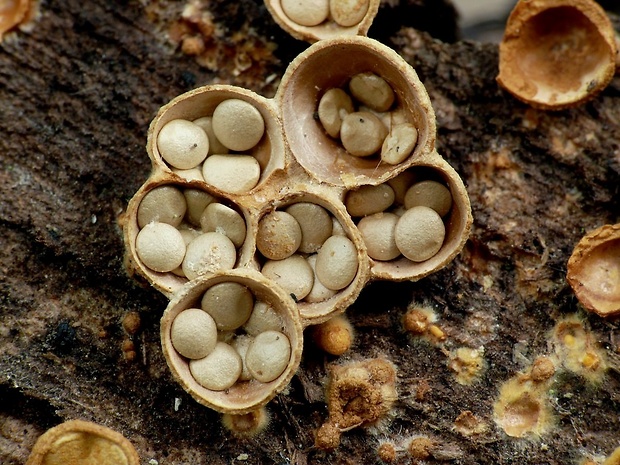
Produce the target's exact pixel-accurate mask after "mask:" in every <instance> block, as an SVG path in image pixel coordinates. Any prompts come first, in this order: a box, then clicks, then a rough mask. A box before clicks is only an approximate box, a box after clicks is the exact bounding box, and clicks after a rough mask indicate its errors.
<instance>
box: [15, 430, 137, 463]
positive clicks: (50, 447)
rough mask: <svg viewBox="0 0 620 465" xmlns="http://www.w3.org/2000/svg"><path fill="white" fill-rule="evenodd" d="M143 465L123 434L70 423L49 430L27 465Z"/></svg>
mask: <svg viewBox="0 0 620 465" xmlns="http://www.w3.org/2000/svg"><path fill="white" fill-rule="evenodd" d="M84 464H97V465H140V457H138V454H137V452H136V450H135V449H134V447H133V445H132V444H131V443H130V442H129V441H128V440H127V439H126V438H125V437H124V436H123V435H122V434H120V433H118V432H116V431H114V430H111V429H109V428H106V427H105V426H101V425H98V424H96V423H92V422H88V421H82V420H71V421H67V422H65V423H61V424H60V425H58V426H55V427H53V428H51V429H49V430H47V431H46V432H45V433H44V434H43V435H42V436H41V437H40V438H39V439H38V440H37V442H36V444H35V445H34V448H33V449H32V452H31V453H30V457H28V461H27V462H26V465H84Z"/></svg>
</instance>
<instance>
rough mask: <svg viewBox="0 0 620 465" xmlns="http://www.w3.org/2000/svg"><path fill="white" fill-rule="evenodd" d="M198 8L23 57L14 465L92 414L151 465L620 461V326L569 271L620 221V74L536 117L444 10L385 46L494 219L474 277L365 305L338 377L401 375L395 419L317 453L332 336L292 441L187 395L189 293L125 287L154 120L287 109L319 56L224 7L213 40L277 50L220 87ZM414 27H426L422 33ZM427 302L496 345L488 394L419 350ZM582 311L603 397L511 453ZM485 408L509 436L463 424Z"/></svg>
mask: <svg viewBox="0 0 620 465" xmlns="http://www.w3.org/2000/svg"><path fill="white" fill-rule="evenodd" d="M393 3H394V2H391V4H393ZM182 7H183V5H182V3H181V2H178V3H167V2H157V3H150V2H121V1H115V2H110V1H103V0H91V1H89V2H77V1H75V0H67V1H63V2H54V1H50V2H43V4H42V7H41V11H42V14H41V17H40V18H39V19H38V20H37V21H36V23H35V24H34V26H33V27H32V29H31V30H29V31H26V32H24V31H20V32H17V33H16V34H14V35H12V36H10V37H7V38H6V39H5V41H4V43H2V44H0V102H1V103H0V131H1V137H0V181H1V182H0V237H1V238H2V239H1V240H0V267H1V268H0V463H2V464H5V465H9V464H21V463H24V462H25V459H26V457H27V456H28V453H29V450H30V448H31V447H32V445H33V444H34V441H35V440H36V438H37V437H38V436H39V435H40V434H41V433H42V432H43V431H45V429H47V428H49V427H51V426H53V425H55V424H57V423H60V422H61V421H64V420H68V419H73V418H81V419H87V420H92V421H96V422H98V423H101V424H104V425H106V426H109V427H112V428H114V429H116V430H118V431H120V432H122V433H123V434H125V435H126V436H127V438H128V439H130V440H131V441H132V442H133V443H134V445H135V446H136V448H137V450H138V452H139V454H140V456H141V457H142V461H143V463H148V462H149V460H150V459H155V460H157V461H159V463H160V464H168V463H169V464H181V463H197V464H198V463H199V464H207V463H208V464H230V463H233V462H234V463H238V462H237V460H241V459H245V460H244V461H243V462H242V463H248V464H259V463H295V464H305V463H312V464H320V463H330V464H337V463H342V464H349V463H351V464H362V463H364V464H369V463H375V461H376V455H375V454H376V447H377V445H378V443H379V440H402V439H403V438H406V437H410V436H415V435H427V436H429V437H431V438H433V440H435V441H436V443H437V444H438V445H437V451H438V452H437V453H436V456H435V458H434V460H435V461H439V460H442V461H451V462H452V463H462V464H473V463H480V464H496V463H506V464H509V463H520V464H539V463H549V464H567V463H577V462H578V461H579V460H581V459H583V458H584V457H586V456H587V455H588V454H590V455H599V456H600V455H606V454H609V453H610V452H611V450H613V449H614V448H615V447H616V446H618V445H619V444H618V443H619V441H620V440H619V437H620V436H619V433H620V375H619V371H618V366H619V356H618V352H619V350H620V347H619V344H620V339H618V335H617V330H618V323H617V321H615V322H614V321H609V320H602V319H601V318H599V317H597V316H594V315H588V314H585V313H584V312H583V310H582V309H581V307H580V306H579V304H578V302H577V300H576V298H575V297H574V295H573V294H572V292H571V289H570V288H569V287H568V285H567V284H566V282H565V274H566V262H567V260H568V257H569V255H570V253H571V251H572V248H573V247H574V245H575V244H576V243H577V242H578V240H579V239H580V238H581V236H582V235H583V234H584V233H585V232H586V231H588V230H591V229H593V228H595V227H598V226H599V225H602V224H604V223H616V222H618V221H620V220H619V215H620V195H619V192H618V189H619V185H620V183H619V182H618V181H619V173H620V78H618V77H616V78H615V79H614V81H613V82H612V83H611V85H610V86H609V87H608V88H607V89H606V90H605V91H604V92H603V93H602V94H601V95H600V96H599V97H598V98H596V99H595V100H594V101H592V102H590V103H588V104H586V105H584V106H582V107H579V108H576V109H572V110H566V111H562V112H558V113H545V112H541V111H536V110H532V109H529V108H528V107H526V106H525V105H523V104H521V103H519V102H517V101H515V100H514V99H513V98H511V97H510V96H509V95H508V94H507V93H505V92H503V91H501V90H500V89H498V87H497V85H496V84H495V80H494V78H495V75H496V72H497V47H496V46H494V45H483V44H476V43H467V42H455V43H451V44H449V43H444V42H440V41H438V40H435V39H431V36H430V35H428V34H426V33H421V32H416V31H414V30H413V29H411V28H403V29H401V30H400V31H399V29H398V28H399V27H400V26H414V27H418V28H425V27H426V29H427V30H430V32H431V33H433V34H434V36H435V37H441V38H443V39H445V40H452V39H454V37H455V34H454V31H455V29H454V24H455V23H454V12H453V10H452V9H451V7H450V6H449V5H446V4H443V3H441V2H432V1H429V2H427V4H426V3H423V2H421V1H420V2H415V1H409V2H401V4H400V5H399V6H398V8H396V7H393V6H391V5H388V4H386V5H384V6H383V8H382V10H381V12H380V15H379V17H378V18H377V20H376V22H375V26H374V27H373V28H372V29H371V34H370V35H371V36H373V37H379V38H381V39H382V40H383V41H385V42H388V41H389V42H388V43H389V45H391V46H393V47H394V48H395V49H396V50H397V51H399V52H400V53H401V54H402V56H403V57H404V58H405V59H406V60H407V61H408V62H410V63H411V64H412V65H413V66H414V68H415V69H416V70H417V72H418V74H419V76H420V78H421V79H422V81H423V82H424V83H425V85H426V86H427V89H428V91H429V94H430V96H431V100H432V101H433V104H434V107H435V111H436V113H437V120H438V129H439V131H438V142H437V145H438V149H439V151H440V153H441V154H443V155H444V156H445V158H446V159H447V160H448V161H449V162H450V163H451V164H452V166H453V167H455V169H456V170H457V171H458V172H459V174H460V175H461V176H462V178H463V180H464V182H465V184H466V186H467V189H468V192H469V195H470V198H471V202H472V206H473V214H474V228H473V232H472V235H471V238H470V240H469V242H468V244H467V246H466V248H465V250H464V251H463V253H462V254H461V255H460V256H459V257H457V259H456V260H455V261H454V262H453V263H451V264H450V265H448V266H447V267H446V268H445V269H443V270H441V271H439V272H438V273H436V274H434V275H432V276H430V277H428V278H425V279H423V280H421V281H419V282H416V283H373V284H372V285H370V286H368V288H367V289H365V291H364V292H363V293H362V295H361V297H360V298H359V299H358V301H357V303H356V304H355V305H354V306H353V307H352V308H351V309H349V311H348V315H349V317H350V319H351V321H352V323H353V325H354V326H355V328H356V335H357V339H356V343H355V346H354V347H353V350H352V352H351V354H349V355H347V356H344V357H341V360H338V361H346V360H349V359H360V358H363V357H374V356H385V357H388V358H389V359H390V360H392V361H393V362H394V363H395V364H396V366H397V367H398V370H399V378H398V391H399V399H398V401H397V403H396V405H395V407H394V409H393V412H392V414H391V416H390V418H389V420H386V421H385V422H384V423H382V424H381V425H379V427H378V428H377V429H373V430H362V429H357V430H352V431H349V432H346V433H344V434H343V438H342V444H341V446H340V447H339V448H338V449H337V450H336V451H334V452H330V453H326V452H323V451H318V450H316V449H314V448H313V444H314V437H313V432H314V431H315V430H316V429H317V428H318V427H319V426H320V425H321V424H322V423H323V422H324V421H325V419H326V418H327V407H326V406H325V404H324V400H323V383H324V381H325V377H326V373H327V368H326V367H327V366H328V364H329V363H332V362H334V359H332V358H329V357H326V356H323V355H321V354H320V353H319V351H318V350H316V349H315V348H314V347H313V345H312V343H311V342H310V341H307V342H306V348H305V351H304V360H303V362H302V365H301V368H300V370H299V373H298V376H296V377H295V378H294V379H293V381H292V383H291V386H290V389H289V390H288V392H286V393H284V394H281V395H279V396H278V397H277V398H276V399H274V400H273V401H272V402H271V403H270V404H269V406H268V409H269V412H270V414H271V423H270V426H269V427H268V429H267V430H266V431H265V432H264V433H262V434H261V435H260V436H258V437H256V438H253V439H246V440H239V439H235V438H234V437H232V436H231V435H230V433H228V432H227V431H226V430H224V429H223V427H222V426H221V424H220V418H219V415H218V414H216V413H215V412H212V411H210V410H208V409H206V408H204V407H201V406H200V405H198V404H197V403H195V402H194V401H193V400H192V399H191V398H190V397H189V395H187V394H186V393H185V392H184V391H183V390H182V389H181V388H180V386H178V385H177V384H176V383H175V382H174V381H173V380H172V377H171V375H170V373H169V371H168V369H167V367H166V364H165V361H164V359H163V357H162V355H161V351H160V348H159V325H158V322H159V317H160V315H161V312H162V311H163V309H164V308H165V305H166V299H165V298H164V297H163V296H162V295H160V294H159V293H158V292H156V291H155V290H153V289H150V288H148V287H147V286H143V285H140V284H139V283H138V282H136V281H135V280H134V279H132V278H131V277H130V276H128V275H127V274H126V273H125V271H124V268H123V254H124V249H123V243H122V236H121V231H120V228H119V226H118V219H119V216H120V215H121V213H122V212H123V210H124V208H125V207H126V205H127V202H128V200H129V199H130V198H131V196H132V195H133V194H134V192H136V190H137V189H138V188H139V187H140V185H141V184H142V183H143V182H144V180H145V179H146V178H147V176H148V173H149V169H150V162H149V160H148V157H147V155H146V152H145V150H144V144H145V141H146V131H147V128H148V124H149V122H150V120H151V119H152V118H153V116H154V115H155V113H156V111H157V109H158V108H159V107H160V106H161V105H163V104H164V103H166V102H167V101H169V100H170V99H171V98H173V97H175V96H176V95H178V94H180V93H182V92H185V91H187V90H189V89H191V88H193V87H195V86H198V85H204V84H209V83H212V82H227V83H231V84H236V85H242V86H244V87H248V88H251V89H252V90H255V91H257V92H260V93H263V94H264V95H266V96H270V95H272V93H273V91H274V89H275V86H276V85H277V81H278V79H275V80H271V78H269V77H270V76H271V77H273V76H272V75H274V74H275V76H276V77H279V76H281V74H282V72H283V71H284V69H285V67H286V64H287V63H288V62H289V61H290V60H291V59H292V58H293V57H294V56H295V55H296V54H297V53H298V52H299V51H300V50H302V49H303V48H304V47H305V44H302V43H299V42H296V41H293V40H291V39H289V38H287V36H286V35H285V34H284V33H283V32H282V31H281V30H280V29H279V28H278V27H277V26H276V25H275V23H274V22H273V20H272V19H271V18H270V17H269V16H268V14H267V13H266V10H265V9H264V7H263V6H262V4H261V3H260V2H250V1H249V0H247V1H246V0H244V1H240V2H235V3H233V2H226V1H224V0H222V1H212V2H211V5H210V8H211V10H212V12H213V22H214V24H215V25H217V26H218V27H217V31H218V33H217V34H214V36H213V38H212V41H213V43H212V45H214V46H215V47H216V48H217V47H219V48H218V50H220V52H222V51H223V52H222V53H224V55H226V54H229V55H230V54H232V55H234V54H235V49H236V47H241V46H243V47H246V49H247V47H248V45H247V40H246V39H247V37H246V38H245V39H244V38H243V37H241V38H239V37H238V36H237V39H236V41H231V40H230V39H229V38H230V37H232V34H233V32H234V31H245V33H246V34H251V35H252V37H251V39H252V40H253V41H254V42H252V43H253V45H252V47H253V48H257V47H260V45H261V44H263V45H264V46H265V50H262V51H261V55H260V56H261V57H262V58H261V60H262V61H260V62H254V63H252V66H251V67H250V68H249V69H247V70H244V71H243V72H241V73H236V72H235V70H234V69H231V68H230V67H226V66H222V67H218V68H217V69H216V70H214V71H208V70H206V69H205V68H202V67H200V66H199V65H198V64H197V63H196V61H195V60H194V59H193V58H192V57H188V56H185V55H183V54H182V53H180V52H179V51H178V50H175V48H174V46H171V45H170V43H169V42H168V41H167V39H166V31H167V28H168V27H169V26H170V24H172V23H173V22H174V21H175V19H178V17H179V14H180V11H181V10H182ZM415 15H417V16H415ZM413 17H415V18H420V21H419V23H418V24H416V23H415V20H412V22H411V23H408V22H406V21H407V18H413ZM427 19H428V20H427ZM398 21H401V22H400V23H399V22H398ZM442 25H443V27H442ZM270 42H275V43H278V44H280V46H279V48H277V49H276V50H275V51H272V48H270V47H268V44H269V43H270ZM412 301H416V302H427V303H429V304H430V305H432V306H434V308H435V309H436V311H437V313H438V316H439V324H440V325H441V327H442V328H443V329H444V330H445V331H446V332H447V333H448V335H449V337H448V341H447V342H446V343H445V347H446V348H447V349H452V348H455V347H459V346H469V347H478V346H480V345H483V346H484V349H485V359H486V361H487V368H486V371H485V372H484V373H483V376H482V378H481V379H480V381H478V382H477V383H475V384H473V385H471V386H462V385H460V384H457V383H456V382H455V380H454V376H453V374H452V373H451V372H450V371H449V370H448V368H447V367H446V356H445V354H444V353H442V351H441V350H439V348H438V347H437V346H434V345H431V344H423V343H419V342H416V341H414V340H413V339H412V338H411V337H409V336H408V335H407V334H405V333H404V331H403V330H402V329H401V328H402V325H401V317H402V315H403V313H404V311H405V309H406V307H407V305H408V304H409V303H410V302H412ZM129 311H136V312H139V313H140V315H141V317H142V325H141V328H140V331H139V332H138V334H137V335H136V336H134V337H133V340H134V343H135V345H136V347H137V358H136V359H135V360H134V361H133V362H129V361H126V360H125V359H124V357H123V352H122V344H123V340H124V339H126V338H127V336H126V335H125V334H124V332H123V329H122V326H121V321H122V318H123V316H124V315H125V314H126V313H127V312H129ZM573 313H578V314H580V315H582V316H583V317H584V318H585V321H586V325H587V327H588V328H590V330H591V331H592V338H593V341H595V342H596V343H597V344H598V345H599V346H600V347H601V348H602V350H603V351H604V353H605V356H606V357H607V362H608V364H609V367H610V368H609V370H608V371H607V374H606V376H605V378H604V379H603V382H601V383H599V384H595V385H591V384H587V383H586V382H585V381H584V379H583V378H581V377H579V376H576V375H572V374H570V373H569V372H566V371H564V372H562V373H560V374H559V375H558V377H557V378H556V379H555V381H554V384H553V388H552V401H553V402H552V405H553V411H554V416H555V418H554V425H553V427H552V428H551V429H550V431H549V432H547V433H545V434H544V435H543V436H542V437H527V438H522V439H516V438H510V437H508V436H506V435H505V434H504V433H503V431H502V430H501V429H500V428H499V427H498V426H497V425H496V424H495V423H494V421H493V403H494V401H495V399H496V397H497V393H498V389H499V386H500V384H501V383H502V382H504V381H505V380H507V379H508V378H510V377H511V376H513V375H514V374H515V373H517V372H518V371H519V370H522V369H524V368H525V366H526V364H527V363H526V362H524V360H529V361H530V362H531V360H533V359H534V358H535V357H536V356H538V355H541V354H548V353H550V350H551V349H550V348H549V345H548V338H549V330H550V329H551V328H552V326H553V324H554V322H555V321H557V319H558V318H560V317H562V316H565V315H569V314H573ZM481 327H484V328H483V329H481ZM422 394H423V395H422ZM179 401H180V405H179V404H178V402H179ZM175 403H176V404H177V407H178V409H175ZM468 410H469V411H471V412H473V413H474V415H475V416H476V417H478V418H480V419H481V420H482V421H483V422H484V423H485V424H486V425H487V426H488V430H487V432H486V433H483V434H480V435H476V436H473V437H470V438H468V437H465V436H463V435H460V434H459V433H458V432H456V431H455V430H454V427H453V426H454V420H455V419H456V418H457V417H458V416H459V414H461V413H462V412H464V411H468ZM241 454H247V456H241ZM402 461H405V459H403V460H402Z"/></svg>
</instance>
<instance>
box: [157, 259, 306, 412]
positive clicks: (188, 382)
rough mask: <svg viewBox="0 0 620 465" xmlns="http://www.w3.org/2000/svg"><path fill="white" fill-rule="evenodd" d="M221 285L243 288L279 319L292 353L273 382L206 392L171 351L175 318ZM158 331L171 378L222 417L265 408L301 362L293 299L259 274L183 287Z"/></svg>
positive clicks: (232, 274)
mask: <svg viewBox="0 0 620 465" xmlns="http://www.w3.org/2000/svg"><path fill="white" fill-rule="evenodd" d="M221 283H239V284H241V285H243V286H246V287H247V288H248V289H249V290H250V291H251V292H252V293H253V295H254V297H255V299H256V300H257V301H261V302H265V303H267V304H269V305H270V306H271V307H272V308H273V309H274V310H275V312H276V314H277V315H278V316H279V317H280V321H281V322H282V328H281V332H282V333H283V334H284V335H285V336H286V337H287V338H288V340H289V342H290V347H291V351H290V358H289V361H288V363H287V364H286V367H285V368H284V371H283V372H282V373H281V374H280V375H279V376H278V377H277V378H276V379H274V380H273V381H269V382H259V381H257V380H255V379H252V380H249V381H241V380H239V381H237V382H235V383H234V384H233V385H232V386H231V387H229V388H228V389H225V390H212V389H207V388H205V387H203V386H202V385H201V384H200V383H199V382H198V381H196V379H194V377H193V376H192V373H191V371H190V364H189V361H188V359H186V358H184V357H183V356H181V355H180V354H179V353H178V352H177V351H176V350H175V349H174V346H173V345H172V341H171V328H172V323H173V321H174V319H175V318H176V316H177V315H178V314H179V313H181V312H182V311H183V310H186V309H188V308H200V301H201V299H202V297H203V295H204V293H205V292H206V291H207V290H208V289H210V288H211V287H213V286H215V285H217V284H221ZM160 328H161V343H162V348H163V352H164V357H165V359H166V362H167V363H168V366H169V368H170V370H171V372H172V375H173V376H174V378H175V379H176V380H177V382H178V383H179V384H180V385H181V386H183V389H185V390H186V391H187V392H188V393H189V394H191V396H192V397H193V398H194V399H196V401H198V402H199V403H201V404H202V405H205V406H207V407H209V408H212V409H213V410H216V411H218V412H222V413H230V414H235V415H238V414H245V413H249V412H251V411H254V410H256V409H258V408H260V407H262V406H263V405H265V404H266V403H267V402H269V400H271V399H272V398H273V397H274V396H275V395H276V394H278V393H279V392H280V391H282V390H283V389H284V388H285V387H286V386H287V385H288V383H289V381H290V380H291V378H292V377H293V375H294V374H295V371H296V370H297V367H298V366H299V362H300V360H301V351H302V346H303V329H302V325H301V323H300V320H299V316H298V313H297V309H296V307H295V303H294V301H293V299H292V298H291V297H290V296H289V295H287V294H286V293H285V292H284V291H283V290H282V289H281V288H280V287H277V286H273V283H272V282H271V281H269V280H268V279H266V278H264V277H263V276H262V275H260V273H258V272H256V271H255V270H251V269H247V268H246V269H237V270H231V271H226V272H220V273H215V274H212V275H210V276H206V277H202V278H198V279H196V280H193V281H191V282H190V283H188V284H187V285H185V286H184V287H183V288H182V289H180V290H178V291H177V292H176V293H175V295H174V297H173V298H172V300H171V301H170V303H169V304H168V307H167V308H166V310H165V311H164V314H163V316H162V318H161V324H160ZM225 336H226V335H225V334H223V335H222V337H225Z"/></svg>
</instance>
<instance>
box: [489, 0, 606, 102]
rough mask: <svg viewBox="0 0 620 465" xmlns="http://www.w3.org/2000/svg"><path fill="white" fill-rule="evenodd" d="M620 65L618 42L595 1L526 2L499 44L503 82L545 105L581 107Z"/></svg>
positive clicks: (516, 10) (519, 6)
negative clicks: (617, 54) (617, 49)
mask: <svg viewBox="0 0 620 465" xmlns="http://www.w3.org/2000/svg"><path fill="white" fill-rule="evenodd" d="M615 67H616V41H615V33H614V30H613V27H612V25H611V22H610V20H609V18H608V17H607V15H606V14H605V12H604V10H603V9H602V8H601V7H600V6H599V5H598V4H597V3H596V2H594V1H592V0H521V1H519V3H517V5H516V7H515V8H514V10H513V11H512V13H511V14H510V17H509V18H508V22H507V24H506V30H505V33H504V38H503V40H502V42H501V44H500V48H499V75H498V77H497V81H498V83H499V84H500V85H501V86H502V87H504V88H505V89H506V90H508V91H509V92H510V93H511V94H512V95H514V96H515V97H516V98H518V99H519V100H522V101H524V102H526V103H528V104H529V105H531V106H533V107H537V108H542V109H549V110H559V109H562V108H566V107H570V106H574V105H578V104H580V103H583V102H585V101H587V100H589V99H591V98H593V97H594V96H595V95H596V94H597V93H598V92H600V91H601V90H602V89H603V88H605V86H607V84H608V83H609V81H610V80H611V78H612V77H613V75H614V72H615Z"/></svg>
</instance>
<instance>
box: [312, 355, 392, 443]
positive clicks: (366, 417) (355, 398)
mask: <svg viewBox="0 0 620 465" xmlns="http://www.w3.org/2000/svg"><path fill="white" fill-rule="evenodd" d="M326 397H327V404H328V407H329V419H328V420H327V422H326V423H325V424H323V425H322V426H321V428H319V431H318V432H317V435H316V446H317V447H319V448H321V449H334V448H335V447H337V446H338V444H339V443H340V434H341V433H342V432H344V431H348V430H350V429H353V428H357V427H360V426H371V425H374V424H376V423H377V422H378V421H379V420H381V419H382V418H384V417H385V416H386V414H387V413H388V412H389V411H390V409H391V408H392V405H393V403H394V401H395V400H396V397H397V394H396V369H395V368H394V365H393V364H392V363H391V362H389V361H387V360H385V359H380V358H377V359H369V360H363V361H361V362H353V363H350V364H347V365H342V366H338V365H336V366H332V368H331V373H330V380H329V384H328V386H327V395H326Z"/></svg>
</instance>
